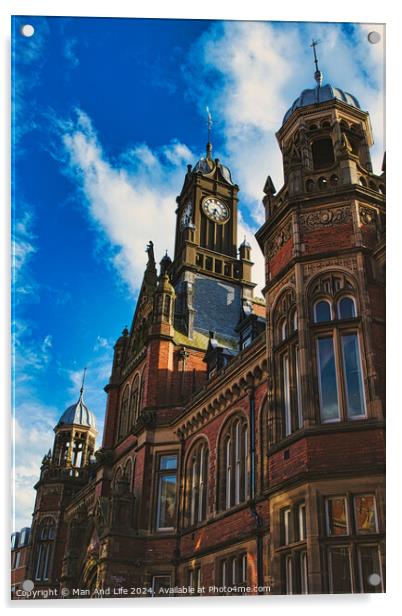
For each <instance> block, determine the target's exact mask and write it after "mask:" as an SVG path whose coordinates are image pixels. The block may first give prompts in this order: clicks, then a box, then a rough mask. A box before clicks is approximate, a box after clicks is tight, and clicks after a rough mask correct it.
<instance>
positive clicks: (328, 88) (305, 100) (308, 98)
mask: <svg viewBox="0 0 402 616" xmlns="http://www.w3.org/2000/svg"><path fill="white" fill-rule="evenodd" d="M334 99H337V100H339V101H342V102H343V103H346V104H347V105H350V106H351V107H356V108H357V109H361V107H360V103H359V101H358V100H357V98H356V97H355V96H353V94H350V93H349V92H345V91H344V90H341V88H336V87H334V86H332V85H331V84H329V83H327V84H326V85H324V86H317V87H315V88H309V89H306V90H303V92H302V93H301V94H300V96H299V97H298V98H296V100H295V101H294V103H293V105H292V106H291V107H289V109H288V110H287V112H286V113H285V115H284V118H283V121H282V125H283V124H285V122H286V121H287V120H288V119H289V118H290V116H291V115H292V113H293V112H294V111H295V110H296V109H299V108H300V107H308V106H309V105H315V104H318V103H325V102H326V101H332V100H334Z"/></svg>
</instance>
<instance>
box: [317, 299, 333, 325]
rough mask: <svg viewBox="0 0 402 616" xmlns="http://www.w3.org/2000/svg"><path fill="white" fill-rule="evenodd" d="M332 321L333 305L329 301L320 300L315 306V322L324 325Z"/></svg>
mask: <svg viewBox="0 0 402 616" xmlns="http://www.w3.org/2000/svg"><path fill="white" fill-rule="evenodd" d="M330 320H331V304H330V303H329V302H328V301H327V300H320V301H319V302H316V303H315V304H314V322H315V323H323V322H325V321H330Z"/></svg>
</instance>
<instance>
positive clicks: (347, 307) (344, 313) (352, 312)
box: [338, 297, 356, 319]
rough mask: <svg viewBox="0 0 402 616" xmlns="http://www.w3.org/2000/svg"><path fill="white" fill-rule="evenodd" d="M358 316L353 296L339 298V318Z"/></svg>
mask: <svg viewBox="0 0 402 616" xmlns="http://www.w3.org/2000/svg"><path fill="white" fill-rule="evenodd" d="M355 316H356V305H355V301H354V299H353V298H351V297H341V299H340V300H338V319H353V318H354V317H355Z"/></svg>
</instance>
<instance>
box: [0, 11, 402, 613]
mask: <svg viewBox="0 0 402 616" xmlns="http://www.w3.org/2000/svg"><path fill="white" fill-rule="evenodd" d="M12 14H21V15H24V14H25V15H65V16H104V17H107V16H110V17H117V16H126V17H167V18H213V19H249V20H250V19H263V20H281V21H284V20H293V21H334V22H336V21H349V22H353V21H357V22H370V23H384V22H385V23H386V24H387V70H386V73H387V101H386V102H387V104H386V109H387V124H388V126H390V127H392V130H390V131H389V133H388V134H387V141H388V143H387V149H388V186H387V195H388V224H387V231H388V246H389V248H388V251H387V259H388V263H389V268H388V277H387V282H388V316H387V323H388V336H387V338H388V339H387V343H388V353H387V355H388V373H387V374H388V383H387V393H388V396H387V398H388V411H389V413H388V439H387V452H388V455H387V461H388V471H387V486H388V495H389V501H392V506H388V513H387V528H388V537H389V541H388V545H387V547H388V580H387V588H388V591H387V594H386V595H380V594H378V595H370V596H368V595H365V596H361V595H360V596H359V595H354V596H343V595H339V596H329V597H328V596H323V595H319V596H311V595H310V596H294V597H269V598H259V597H256V598H241V597H239V598H236V599H235V598H230V597H225V598H222V599H213V598H211V599H209V598H201V599H184V598H180V599H177V600H176V599H169V600H168V601H167V600H164V599H152V600H150V599H144V600H141V599H136V603H135V607H136V608H137V609H138V608H139V607H143V608H145V609H146V610H147V612H148V611H150V612H151V613H156V611H157V610H158V611H160V610H161V609H163V611H164V613H165V614H166V613H168V614H175V613H176V612H177V610H178V609H184V610H186V611H187V610H189V609H191V611H198V612H201V611H202V612H204V611H205V609H209V610H211V609H212V610H214V609H219V608H221V609H222V608H224V609H230V610H231V611H234V612H238V613H239V612H240V610H241V609H242V607H243V608H244V607H247V608H249V609H252V610H257V611H260V610H261V612H264V613H265V612H266V610H267V609H270V610H272V609H274V608H278V609H280V610H281V611H282V612H283V611H285V613H288V611H289V613H290V611H292V612H294V611H295V610H296V609H297V613H298V614H309V615H310V614H312V613H313V612H314V613H317V614H318V613H320V614H321V613H322V608H323V607H324V608H325V612H326V614H332V613H333V614H336V615H337V616H338V613H339V611H340V610H342V609H349V610H351V611H352V610H353V614H354V616H355V615H356V614H359V613H362V614H364V616H369V615H370V614H376V616H377V614H378V611H379V610H384V608H385V609H387V608H391V607H393V606H395V607H396V606H397V605H398V602H399V595H400V588H401V585H400V580H399V570H400V566H399V565H400V547H399V546H400V535H399V531H398V516H399V511H401V504H402V503H401V500H402V496H401V490H400V489H393V487H394V486H399V485H400V483H399V478H398V469H399V468H400V458H399V456H397V452H398V451H400V450H401V448H400V435H401V433H402V430H401V427H402V422H401V414H402V413H401V409H400V396H399V388H398V383H399V381H400V378H401V377H400V365H399V361H398V359H399V355H400V339H401V337H400V329H399V327H398V326H399V321H400V319H399V313H400V306H401V305H402V301H401V300H402V285H401V283H400V268H398V266H397V264H398V263H400V259H401V255H400V250H399V247H400V244H401V241H400V234H401V232H402V206H401V204H400V199H399V200H398V199H397V198H396V186H397V179H399V177H400V164H401V162H400V155H399V152H398V150H399V147H398V146H399V143H400V140H401V139H402V135H401V131H400V124H401V123H400V120H398V118H397V116H396V113H397V112H396V110H397V108H398V107H400V101H401V100H402V91H401V78H400V40H401V19H400V9H399V7H398V5H397V3H396V2H394V1H393V0H382V2H375V3H369V2H367V1H366V0H364V1H363V0H358V1H355V2H353V3H352V2H350V0H336V1H333V2H325V3H318V2H317V1H316V0H303V2H300V1H296V0H288V1H287V2H286V3H271V2H270V3H268V2H262V1H261V0H248V1H247V2H246V3H238V4H235V3H234V2H232V1H231V2H226V3H225V2H224V1H222V0H221V2H218V1H217V0H202V1H201V2H195V1H193V2H189V1H188V0H187V1H184V0H169V2H162V1H156V0H148V1H147V2H135V0H113V2H102V3H100V2H99V1H98V2H94V1H93V0H92V1H91V0H58V1H57V2H55V1H54V0H3V2H2V3H0V37H1V53H2V55H1V70H0V79H1V82H0V92H1V96H2V103H3V104H2V105H1V106H0V108H1V110H2V112H1V113H0V122H1V134H3V135H5V139H3V142H2V147H1V149H0V169H1V172H2V174H1V177H0V180H2V181H1V184H0V185H1V187H2V197H3V198H2V200H1V203H2V204H3V208H2V220H1V221H0V250H1V253H2V259H1V262H0V263H1V265H0V285H1V287H0V288H1V298H2V301H1V303H0V339H1V342H2V345H1V350H2V352H1V354H0V375H1V377H0V378H1V379H2V380H1V383H0V391H1V395H2V404H1V408H2V412H3V415H2V418H3V430H2V435H3V447H2V448H1V451H2V456H3V457H2V462H3V465H2V471H3V472H2V473H1V477H2V478H3V489H4V492H3V496H4V500H3V502H4V503H5V506H4V507H2V508H1V515H2V521H3V522H4V524H3V526H2V529H3V532H2V536H3V540H4V541H5V546H4V548H3V550H2V554H3V558H4V560H3V567H2V572H3V576H2V582H3V588H2V593H1V596H2V603H3V606H4V607H6V608H8V609H14V610H17V612H19V611H22V610H24V613H25V610H26V609H30V610H35V611H38V610H42V609H43V608H44V607H45V608H50V609H54V608H56V609H58V608H60V609H63V608H66V609H71V607H74V610H75V611H77V610H78V612H81V611H82V612H84V610H86V613H87V611H88V609H116V608H120V609H130V610H132V609H133V607H134V604H133V602H132V601H124V600H120V599H113V603H112V604H111V603H110V602H109V601H107V600H106V601H100V602H99V601H98V602H97V603H96V604H95V603H88V601H87V600H75V601H74V605H73V606H72V604H71V602H70V601H67V602H63V601H60V602H57V603H54V602H53V601H37V602H30V603H29V604H28V602H24V603H23V605H20V604H17V602H14V603H13V604H11V602H10V601H9V600H7V597H8V596H9V588H10V583H9V579H10V578H9V570H10V565H9V560H10V559H9V552H8V548H9V536H10V521H9V520H10V515H9V511H10V505H11V502H10V492H9V487H10V486H9V476H10V475H9V473H8V468H9V463H10V456H9V452H10V442H9V438H10V436H9V435H10V432H9V431H8V429H7V425H8V424H7V413H8V411H9V408H10V403H9V400H10V384H9V374H10V359H9V358H10V338H9V334H8V332H9V321H10V303H9V270H10V259H9V237H10V217H9V186H10V171H9V169H10V154H9V143H10V129H9V126H10V104H9V92H10V90H9V79H10V69H9V67H10V48H9V45H10V15H12ZM399 114H400V112H399ZM398 129H399V130H398ZM394 359H395V360H396V361H392V360H394ZM4 428H6V429H4ZM390 504H391V503H389V505H390ZM150 601H152V603H150ZM243 601H244V603H243V605H242V602H243ZM385 604H386V605H385Z"/></svg>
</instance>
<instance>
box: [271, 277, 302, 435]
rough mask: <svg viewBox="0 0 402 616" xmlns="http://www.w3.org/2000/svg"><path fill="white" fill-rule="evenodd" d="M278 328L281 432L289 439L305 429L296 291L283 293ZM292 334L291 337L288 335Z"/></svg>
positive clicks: (278, 306) (276, 314)
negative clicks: (292, 434) (289, 436)
mask: <svg viewBox="0 0 402 616" xmlns="http://www.w3.org/2000/svg"><path fill="white" fill-rule="evenodd" d="M273 321H274V329H275V338H276V340H277V344H278V346H277V350H276V351H275V364H276V372H277V384H278V391H277V399H278V401H280V407H281V411H282V412H281V425H280V426H278V433H279V434H281V435H282V436H288V435H289V434H291V433H292V432H294V431H295V430H299V429H300V428H302V427H303V421H304V420H303V409H302V392H301V375H300V353H299V340H298V315H297V309H296V297H295V292H294V290H293V289H289V290H287V291H285V292H284V293H283V295H282V296H281V297H280V299H279V300H278V302H277V304H276V307H275V309H274V318H273ZM288 332H289V334H288Z"/></svg>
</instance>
